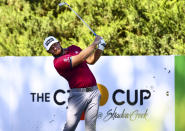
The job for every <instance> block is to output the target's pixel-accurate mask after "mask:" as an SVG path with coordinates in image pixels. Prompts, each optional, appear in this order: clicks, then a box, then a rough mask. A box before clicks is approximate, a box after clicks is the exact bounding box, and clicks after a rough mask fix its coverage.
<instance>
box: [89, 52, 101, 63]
mask: <svg viewBox="0 0 185 131" xmlns="http://www.w3.org/2000/svg"><path fill="white" fill-rule="evenodd" d="M101 54H102V50H99V49H96V50H95V51H94V53H93V54H91V56H89V57H88V58H87V59H86V61H87V63H88V64H95V63H96V61H97V60H98V59H99V58H100V56H101Z"/></svg>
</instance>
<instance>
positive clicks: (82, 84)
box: [53, 45, 96, 88]
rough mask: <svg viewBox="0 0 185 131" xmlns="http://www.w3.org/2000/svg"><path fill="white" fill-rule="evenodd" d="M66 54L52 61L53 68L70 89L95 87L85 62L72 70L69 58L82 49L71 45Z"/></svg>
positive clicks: (92, 76)
mask: <svg viewBox="0 0 185 131" xmlns="http://www.w3.org/2000/svg"><path fill="white" fill-rule="evenodd" d="M67 50H68V51H67V53H65V54H64V55H62V56H60V57H57V58H55V59H54V61H53V63H54V67H55V69H56V70H57V72H58V73H59V74H60V75H61V76H62V77H64V78H65V79H66V80H67V81H68V83H69V87H70V88H87V87H90V86H95V85H96V79H95V77H94V75H93V74H92V72H91V71H90V69H89V67H88V65H87V63H86V61H84V62H82V63H81V64H79V65H78V66H75V67H73V68H72V64H71V57H72V56H75V55H78V54H79V53H80V52H81V51H82V49H81V48H79V47H78V46H75V45H72V46H70V47H68V48H67Z"/></svg>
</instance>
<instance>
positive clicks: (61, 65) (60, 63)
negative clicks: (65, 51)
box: [54, 56, 72, 70]
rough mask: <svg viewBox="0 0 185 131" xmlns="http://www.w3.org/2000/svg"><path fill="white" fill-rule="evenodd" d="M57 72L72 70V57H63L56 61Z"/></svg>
mask: <svg viewBox="0 0 185 131" xmlns="http://www.w3.org/2000/svg"><path fill="white" fill-rule="evenodd" d="M54 66H55V68H56V69H57V70H67V69H71V68H72V63H71V56H62V57H59V58H57V59H56V60H55V61H54Z"/></svg>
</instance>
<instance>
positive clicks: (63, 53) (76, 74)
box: [43, 35, 106, 131]
mask: <svg viewBox="0 0 185 131" xmlns="http://www.w3.org/2000/svg"><path fill="white" fill-rule="evenodd" d="M43 44H44V47H45V48H46V50H47V52H48V53H50V54H52V55H53V56H54V61H53V63H54V67H55V69H56V70H57V72H58V73H59V74H60V75H61V76H62V77H64V78H65V79H66V80H67V81H68V83H69V87H70V88H71V90H70V94H69V98H68V108H67V121H66V124H65V126H64V130H63V131H75V129H76V127H77V124H78V122H79V121H80V118H81V115H82V112H85V130H86V131H96V119H97V114H98V109H99V101H100V96H101V95H100V92H99V90H98V88H97V84H96V79H95V77H94V75H93V74H92V72H91V71H90V69H89V67H88V66H87V64H94V63H96V61H97V60H98V59H99V58H100V56H101V53H102V51H103V50H104V48H105V45H106V43H105V41H104V40H103V38H101V37H100V36H98V35H97V36H96V38H95V40H94V42H93V43H92V44H91V45H89V46H88V47H87V48H86V49H84V50H82V49H81V48H79V47H78V46H75V45H72V46H69V47H67V48H65V49H64V48H63V47H61V45H60V42H59V41H58V40H57V39H56V38H55V37H53V36H49V37H47V38H46V39H45V40H44V43H43ZM97 45H98V48H96V47H97Z"/></svg>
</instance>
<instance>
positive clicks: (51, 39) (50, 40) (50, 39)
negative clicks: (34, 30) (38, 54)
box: [43, 36, 59, 51]
mask: <svg viewBox="0 0 185 131" xmlns="http://www.w3.org/2000/svg"><path fill="white" fill-rule="evenodd" d="M57 42H59V41H58V40H57V39H56V38H55V37H53V36H49V37H47V38H45V40H44V42H43V45H44V47H45V48H46V50H47V51H48V50H49V48H50V47H51V46H52V45H53V44H54V43H57Z"/></svg>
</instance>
